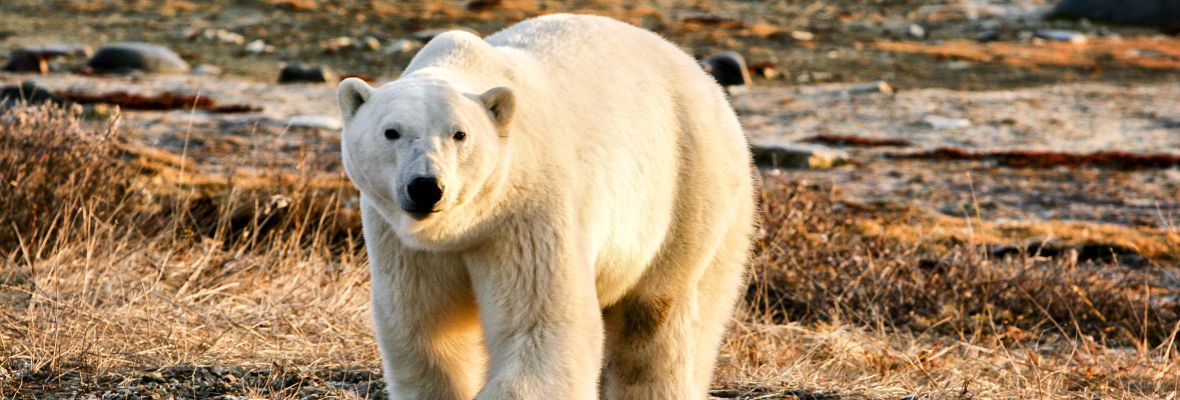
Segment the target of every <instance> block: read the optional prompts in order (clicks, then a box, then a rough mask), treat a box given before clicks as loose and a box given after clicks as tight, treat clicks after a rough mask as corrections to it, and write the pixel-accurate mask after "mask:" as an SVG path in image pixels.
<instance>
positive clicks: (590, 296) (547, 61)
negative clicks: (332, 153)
mask: <svg viewBox="0 0 1180 400" xmlns="http://www.w3.org/2000/svg"><path fill="white" fill-rule="evenodd" d="M337 96H338V99H337V100H338V101H339V103H340V109H341V112H342V116H343V119H344V121H345V127H344V130H343V138H342V146H341V147H342V148H341V150H342V158H343V163H344V167H345V170H346V172H347V174H348V176H349V178H350V179H351V180H352V182H353V183H354V184H355V185H356V187H357V188H358V189H359V191H360V198H361V201H360V207H361V213H362V219H363V225H364V237H365V243H366V246H367V251H368V257H369V262H370V266H371V274H372V286H373V292H372V310H373V319H374V324H375V326H376V333H377V339H378V342H379V347H380V350H381V355H382V360H383V366H384V376H385V382H386V385H387V386H386V390H387V391H388V393H389V397H390V398H391V399H471V398H477V399H594V398H600V397H601V398H608V399H700V398H704V397H705V396H706V394H707V389H708V387H709V385H710V382H711V380H712V370H713V367H714V364H715V362H716V358H717V353H718V348H719V345H720V341H721V339H722V335H723V331H724V330H725V328H726V325H727V322H728V321H729V320H730V318H731V315H732V312H733V309H734V307H735V303H736V302H737V299H738V295H739V292H741V289H742V286H743V282H744V276H745V273H744V270H745V266H746V264H747V262H748V259H749V253H750V250H751V242H752V239H751V237H752V235H753V232H754V229H755V215H756V214H755V213H756V211H755V194H754V174H755V172H754V170H753V167H752V164H751V160H750V154H749V149H748V145H747V142H746V139H745V137H744V135H743V134H742V130H741V127H740V125H739V124H738V119H737V117H736V116H735V114H734V111H733V109H732V108H731V107H730V105H729V103H728V101H727V100H726V98H725V96H724V94H723V93H722V89H721V87H720V86H718V85H717V83H716V82H715V81H714V80H713V79H712V78H711V77H710V76H709V75H707V74H706V73H705V72H704V71H703V70H702V69H701V67H700V66H699V65H698V64H697V63H696V62H695V61H694V60H693V59H692V58H691V57H689V56H688V55H686V54H685V53H684V52H683V51H681V50H680V49H678V48H677V47H676V46H675V45H673V44H671V43H669V42H667V41H665V40H663V39H662V38H660V37H659V36H657V35H656V34H654V33H651V32H649V31H646V30H643V29H640V28H636V27H634V26H631V25H628V24H625V23H622V22H619V21H616V20H613V19H610V18H605V17H596V16H575V15H549V16H544V17H538V18H534V19H530V20H526V21H524V22H521V23H519V24H517V25H514V26H512V27H510V28H508V29H506V30H504V31H501V32H499V33H496V34H494V35H492V36H489V37H487V38H486V40H485V39H481V38H479V37H478V36H475V35H473V34H471V33H467V32H460V31H452V32H447V33H444V34H442V35H439V36H438V37H436V38H435V39H433V40H431V41H430V43H428V44H427V45H426V46H425V47H423V48H422V49H421V51H420V52H419V53H418V54H417V55H416V56H415V57H414V59H413V60H412V61H411V62H410V65H409V66H408V67H407V68H406V70H405V72H404V73H403V74H402V76H401V77H400V78H399V79H397V80H395V81H393V82H390V83H388V84H385V85H383V86H380V87H379V88H376V89H374V88H372V87H370V86H369V85H367V84H366V83H364V82H363V81H360V80H357V79H346V80H344V81H342V82H341V83H340V86H339V88H338V90H337Z"/></svg>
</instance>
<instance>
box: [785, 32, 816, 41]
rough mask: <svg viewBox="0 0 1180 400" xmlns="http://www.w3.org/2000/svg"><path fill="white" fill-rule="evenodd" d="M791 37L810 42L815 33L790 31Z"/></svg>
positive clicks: (813, 38)
mask: <svg viewBox="0 0 1180 400" xmlns="http://www.w3.org/2000/svg"><path fill="white" fill-rule="evenodd" d="M791 39H795V40H798V41H800V42H810V41H812V40H815V34H814V33H811V32H808V31H791Z"/></svg>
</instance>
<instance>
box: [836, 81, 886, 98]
mask: <svg viewBox="0 0 1180 400" xmlns="http://www.w3.org/2000/svg"><path fill="white" fill-rule="evenodd" d="M896 91H897V89H895V88H894V87H893V85H890V84H889V82H885V81H876V82H869V83H862V84H859V85H853V86H849V87H848V88H845V89H843V90H841V92H843V93H846V94H849V95H856V94H868V93H885V94H893V93H895V92H896Z"/></svg>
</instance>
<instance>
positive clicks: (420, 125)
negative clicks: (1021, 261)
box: [337, 76, 515, 249]
mask: <svg viewBox="0 0 1180 400" xmlns="http://www.w3.org/2000/svg"><path fill="white" fill-rule="evenodd" d="M337 100H338V101H339V103H340V112H341V115H342V117H343V119H344V133H343V138H342V140H341V152H342V158H343V161H344V168H345V171H346V172H347V173H348V177H349V179H351V180H352V182H353V183H354V184H355V185H356V187H357V188H358V189H359V190H360V191H361V193H362V195H363V196H364V197H365V199H366V201H368V202H370V203H371V204H372V205H373V206H374V208H375V209H377V210H378V212H379V213H381V216H382V218H383V219H385V220H386V221H387V222H388V223H390V225H391V226H392V227H393V229H394V231H395V232H396V233H397V235H398V237H399V238H400V239H401V240H402V241H403V242H405V243H406V244H407V245H410V246H412V247H417V248H422V249H444V248H448V247H453V246H455V245H457V242H463V241H464V239H463V237H464V236H465V234H467V233H469V232H468V231H469V228H471V226H472V225H473V224H475V223H476V222H478V221H479V220H481V219H482V218H483V217H484V215H482V213H484V209H486V208H487V205H486V204H476V203H477V202H478V201H480V200H481V199H485V198H489V197H494V196H489V194H490V193H491V192H494V191H495V190H497V186H498V185H499V184H500V181H501V180H502V179H503V174H504V173H505V172H506V171H507V168H505V167H504V163H505V162H506V160H505V153H506V151H505V148H504V147H505V146H506V145H507V137H508V130H509V125H510V122H511V120H512V114H513V105H514V104H515V103H514V97H513V92H512V91H511V90H510V89H508V88H505V87H496V88H492V89H489V90H486V91H483V92H478V93H473V92H472V91H470V90H465V87H464V86H463V85H461V84H457V83H455V81H453V80H450V79H444V78H439V77H432V76H409V77H403V78H402V79H399V80H397V81H394V82H391V83H389V84H386V85H383V86H381V87H380V88H377V89H374V88H373V87H370V86H369V85H368V84H366V83H365V82H364V81H361V80H359V79H356V78H349V79H345V80H344V81H342V82H340V86H339V88H338V89H337Z"/></svg>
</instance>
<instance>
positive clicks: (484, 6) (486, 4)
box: [467, 0, 504, 12]
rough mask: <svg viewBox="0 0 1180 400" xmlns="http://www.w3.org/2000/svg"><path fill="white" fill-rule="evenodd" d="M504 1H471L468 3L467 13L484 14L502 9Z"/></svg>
mask: <svg viewBox="0 0 1180 400" xmlns="http://www.w3.org/2000/svg"><path fill="white" fill-rule="evenodd" d="M503 5H504V0H471V1H469V2H467V11H475V12H483V11H491V10H493V9H496V8H500V7H501V6H503Z"/></svg>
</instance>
